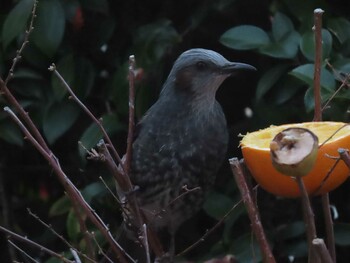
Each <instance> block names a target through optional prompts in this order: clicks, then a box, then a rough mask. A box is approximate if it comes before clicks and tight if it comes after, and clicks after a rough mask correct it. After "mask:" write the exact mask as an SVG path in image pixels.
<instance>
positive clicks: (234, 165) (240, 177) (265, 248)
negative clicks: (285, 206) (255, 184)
mask: <svg viewBox="0 0 350 263" xmlns="http://www.w3.org/2000/svg"><path fill="white" fill-rule="evenodd" d="M229 162H230V165H231V170H232V173H233V175H234V178H235V180H236V183H237V186H238V188H239V190H240V192H241V196H242V199H243V202H244V204H245V206H246V208H247V212H248V216H249V219H250V222H251V225H252V229H253V231H254V234H255V236H256V238H257V240H258V242H259V246H260V249H261V252H262V254H263V259H264V262H266V263H275V262H276V261H275V258H274V256H273V254H272V251H271V248H270V245H269V243H268V241H267V238H266V235H265V231H264V228H263V226H262V224H261V220H260V215H259V211H258V209H257V207H256V205H255V203H254V199H253V197H252V195H251V192H250V190H249V187H248V185H247V183H246V181H245V176H244V172H243V169H242V167H241V164H240V163H239V161H238V159H237V158H232V159H230V160H229Z"/></svg>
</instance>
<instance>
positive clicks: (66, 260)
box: [0, 226, 74, 263]
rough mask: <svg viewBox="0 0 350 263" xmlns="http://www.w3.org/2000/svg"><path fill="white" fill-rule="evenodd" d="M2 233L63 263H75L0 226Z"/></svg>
mask: <svg viewBox="0 0 350 263" xmlns="http://www.w3.org/2000/svg"><path fill="white" fill-rule="evenodd" d="M0 231H2V232H4V233H6V234H8V235H9V236H10V237H12V238H13V239H16V240H18V241H20V242H24V243H26V244H28V245H30V246H32V247H35V248H37V249H39V250H40V251H43V252H45V253H47V254H49V255H50V256H52V257H55V258H58V259H60V260H61V261H63V262H67V263H74V261H70V260H68V259H66V258H65V257H64V256H63V255H60V254H58V253H56V252H54V251H52V250H50V249H48V248H46V247H44V246H42V245H40V244H38V243H36V242H34V241H32V240H30V239H28V238H26V237H22V236H21V235H18V234H16V233H14V232H12V231H10V230H8V229H6V228H4V227H2V226H0Z"/></svg>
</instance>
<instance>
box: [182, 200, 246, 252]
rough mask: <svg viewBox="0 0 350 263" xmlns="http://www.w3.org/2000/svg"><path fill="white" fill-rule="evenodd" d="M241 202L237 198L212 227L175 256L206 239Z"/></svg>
mask: <svg viewBox="0 0 350 263" xmlns="http://www.w3.org/2000/svg"><path fill="white" fill-rule="evenodd" d="M241 203H242V199H241V200H239V201H238V202H237V203H236V204H234V205H233V206H232V207H231V209H230V210H229V211H228V212H227V213H226V214H225V215H224V216H223V217H222V218H221V219H220V220H219V221H218V222H217V223H216V224H215V225H214V226H213V227H212V228H210V229H209V230H208V231H207V232H205V234H204V235H203V236H202V237H201V238H200V239H198V240H197V241H196V242H194V243H193V244H192V245H190V246H189V247H187V248H186V249H184V250H183V251H181V252H180V253H178V254H177V255H176V256H177V257H178V256H183V255H185V254H186V253H188V252H189V251H191V250H192V249H194V248H195V247H196V246H198V245H199V244H200V243H202V242H203V241H205V240H206V238H207V237H208V236H209V235H210V234H211V233H213V232H214V231H215V230H216V229H217V228H218V227H219V226H221V225H222V224H223V223H224V221H225V220H226V219H227V218H228V217H229V215H230V214H231V213H232V212H233V211H234V210H235V209H236V208H237V206H239V205H240V204H241Z"/></svg>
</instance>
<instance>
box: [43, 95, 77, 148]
mask: <svg viewBox="0 0 350 263" xmlns="http://www.w3.org/2000/svg"><path fill="white" fill-rule="evenodd" d="M79 113H80V109H79V107H78V106H76V104H74V103H73V102H71V101H63V102H59V103H54V104H53V105H51V106H50V107H49V108H48V110H47V111H46V113H45V117H44V123H43V131H44V134H45V136H46V139H47V141H48V142H49V143H50V144H52V143H54V142H55V141H56V140H57V139H58V138H59V137H60V136H61V135H63V133H65V132H66V131H67V130H68V129H69V128H70V127H71V126H72V125H73V124H74V122H75V121H76V119H77V118H78V116H79Z"/></svg>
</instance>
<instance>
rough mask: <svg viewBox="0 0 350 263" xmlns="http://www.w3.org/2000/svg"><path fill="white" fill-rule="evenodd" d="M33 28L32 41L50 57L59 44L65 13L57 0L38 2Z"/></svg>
mask: <svg viewBox="0 0 350 263" xmlns="http://www.w3.org/2000/svg"><path fill="white" fill-rule="evenodd" d="M37 14H38V16H37V19H36V20H35V25H34V27H35V30H34V31H33V33H32V35H31V39H32V41H33V43H34V44H35V45H36V46H37V47H38V48H39V49H40V50H41V51H42V52H43V53H44V54H46V56H48V57H52V56H53V55H54V54H55V53H56V50H57V48H58V46H59V45H60V44H61V41H62V38H63V34H64V27H65V14H64V10H63V7H62V5H61V3H60V1H59V0H46V1H41V2H40V3H39V4H38V10H37Z"/></svg>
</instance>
